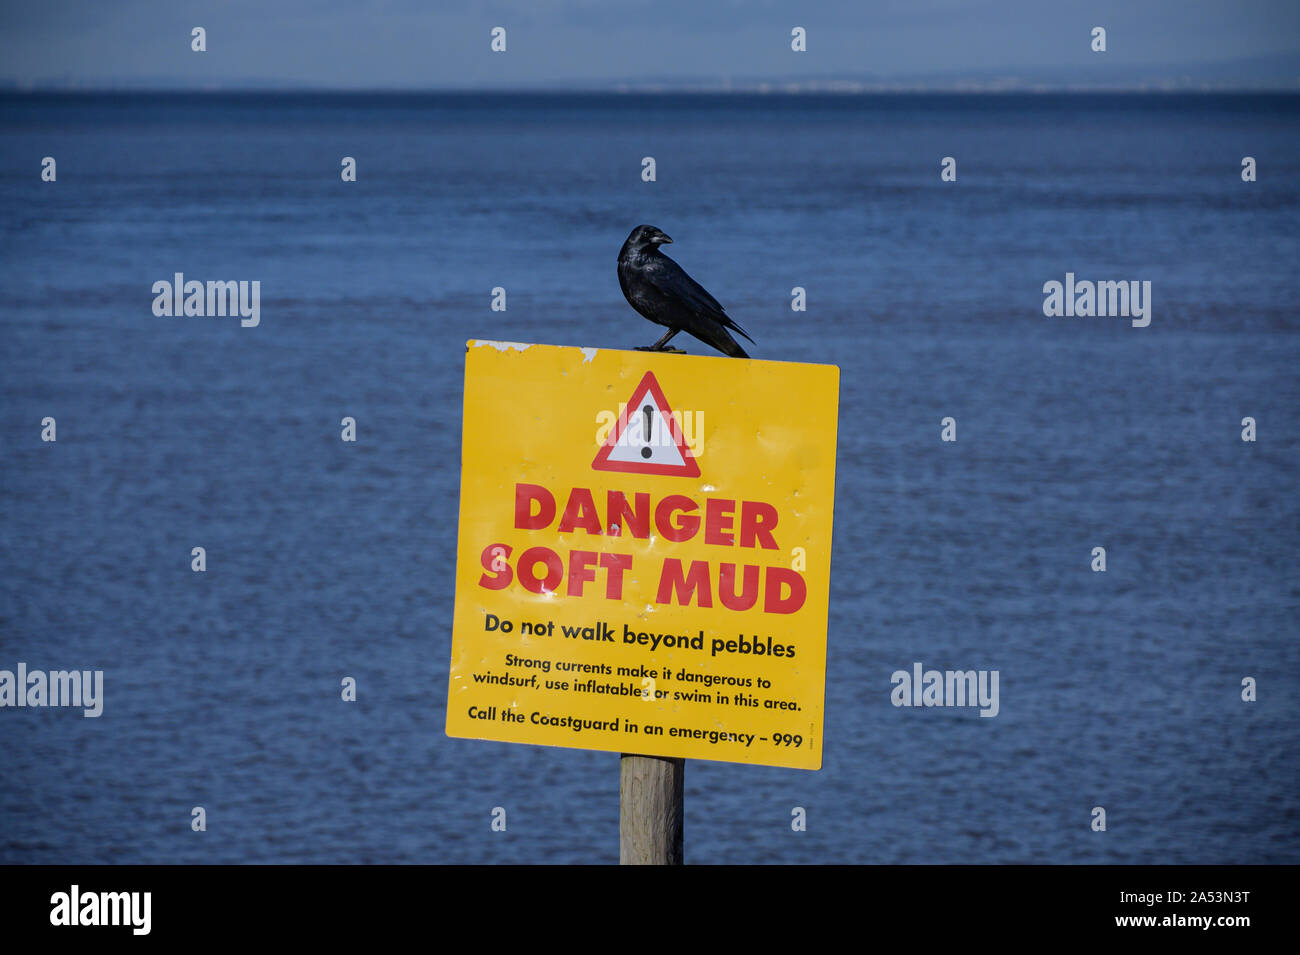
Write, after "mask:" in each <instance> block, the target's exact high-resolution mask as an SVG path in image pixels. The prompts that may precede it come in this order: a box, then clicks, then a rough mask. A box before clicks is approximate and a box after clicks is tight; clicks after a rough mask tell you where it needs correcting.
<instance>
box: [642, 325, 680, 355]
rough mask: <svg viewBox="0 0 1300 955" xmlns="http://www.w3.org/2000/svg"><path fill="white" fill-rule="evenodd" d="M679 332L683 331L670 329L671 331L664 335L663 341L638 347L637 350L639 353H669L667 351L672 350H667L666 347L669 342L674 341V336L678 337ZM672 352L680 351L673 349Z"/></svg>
mask: <svg viewBox="0 0 1300 955" xmlns="http://www.w3.org/2000/svg"><path fill="white" fill-rule="evenodd" d="M679 331H681V329H680V328H670V329H668V331H667V332H665V333H664V337H663V338H661V339H659V341H657V342H655V343H654V344H653V345H638V346H637V349H636V350H637V351H667V350H670V349H665V347H664V346H665V345H667V344H668V342H669V341H670V340H671V339H672V337H673V336H674V335H676V334H677V333H678V332H679ZM671 351H678V349H676V348H673V349H671Z"/></svg>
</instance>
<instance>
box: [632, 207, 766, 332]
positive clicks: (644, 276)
mask: <svg viewBox="0 0 1300 955" xmlns="http://www.w3.org/2000/svg"><path fill="white" fill-rule="evenodd" d="M671 241H673V240H672V239H670V238H668V236H666V235H664V234H663V232H661V231H660V230H658V229H656V228H655V227H654V226H652V225H639V226H637V227H636V228H635V229H633V230H632V234H631V235H629V236H628V237H627V241H626V242H624V243H623V248H621V249H619V252H618V284H619V285H620V286H621V287H622V289H623V297H624V298H626V299H627V301H628V304H629V305H631V306H632V307H633V308H634V309H636V310H637V311H638V312H640V313H641V314H642V315H644V316H645V317H646V318H648V319H650V321H652V322H654V323H655V324H656V325H663V326H664V327H665V328H667V329H668V332H667V333H666V334H665V335H664V337H663V338H661V339H659V341H657V342H655V343H654V344H653V345H643V346H640V347H639V348H638V349H637V350H638V351H676V350H677V349H674V348H669V347H668V340H669V339H670V338H672V337H673V336H674V335H676V334H677V333H678V332H686V333H688V334H690V335H694V336H695V337H696V338H698V339H699V340H700V341H702V342H704V343H705V344H706V345H712V346H713V347H714V348H716V349H717V350H718V351H720V352H722V353H723V354H724V355H730V356H731V357H732V358H748V357H749V356H748V355H746V354H745V349H743V348H741V347H740V346H739V345H738V344H736V340H735V339H734V338H732V337H731V334H730V332H728V331H727V329H731V330H732V331H736V332H739V333H740V334H741V335H744V336H745V337H746V338H748V339H749V341H751V342H753V340H754V339H752V338H749V333H748V332H746V331H745V330H744V329H743V328H741V327H740V326H739V325H737V324H736V323H735V322H733V321H732V320H731V318H730V317H729V316H728V315H727V313H726V312H724V311H723V310H722V306H721V305H719V304H718V300H717V299H715V298H714V297H713V296H712V295H710V294H709V293H708V292H706V291H705V290H704V288H703V287H702V286H701V285H700V284H699V283H698V282H696V281H695V280H694V279H693V278H691V277H690V276H689V275H687V274H686V272H685V270H683V269H682V267H681V266H680V265H678V264H677V263H676V262H674V261H673V260H672V259H670V258H668V256H666V255H664V254H663V253H662V252H660V251H659V246H661V245H663V244H664V243H665V242H671Z"/></svg>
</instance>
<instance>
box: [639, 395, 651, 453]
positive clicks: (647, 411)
mask: <svg viewBox="0 0 1300 955" xmlns="http://www.w3.org/2000/svg"><path fill="white" fill-rule="evenodd" d="M653 410H654V409H653V408H651V407H650V406H649V405H644V406H643V407H642V408H641V413H642V414H643V415H645V429H644V430H643V431H642V432H641V433H642V435H644V436H645V443H646V446H645V447H644V448H642V449H641V457H643V458H646V459H647V460H648V459H649V457H650V455H651V454H653V453H654V452H653V451H651V450H650V430H651V428H652V427H653V423H652V421H651V419H650V415H651V413H652V412H653Z"/></svg>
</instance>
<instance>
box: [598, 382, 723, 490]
mask: <svg viewBox="0 0 1300 955" xmlns="http://www.w3.org/2000/svg"><path fill="white" fill-rule="evenodd" d="M672 414H673V409H672V408H670V407H668V399H667V398H665V397H664V393H663V389H662V388H660V387H659V382H657V381H656V380H655V376H654V372H649V371H647V372H646V373H645V377H644V378H642V379H641V383H640V384H639V385H637V386H636V390H635V391H633V392H632V397H631V398H630V399H629V400H628V403H627V408H625V409H624V411H623V413H622V414H621V415H619V419H618V422H617V423H616V424H615V425H614V428H613V430H611V431H610V432H609V437H608V438H606V439H605V443H604V444H603V445H601V447H600V450H599V451H598V452H596V460H594V461H592V462H591V466H592V468H593V469H594V470H596V471H625V472H627V473H628V474H676V475H678V476H679V477H699V476H700V465H699V462H698V461H696V460H695V455H693V454H692V453H691V449H690V446H689V445H687V443H686V436H685V435H684V434H682V429H681V427H680V426H679V425H678V424H677V423H676V422H674V421H673V417H672Z"/></svg>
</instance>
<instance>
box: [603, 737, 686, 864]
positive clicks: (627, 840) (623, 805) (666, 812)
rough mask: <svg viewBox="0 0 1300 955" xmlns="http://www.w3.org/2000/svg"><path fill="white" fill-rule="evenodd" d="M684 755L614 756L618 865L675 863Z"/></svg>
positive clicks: (677, 859)
mask: <svg viewBox="0 0 1300 955" xmlns="http://www.w3.org/2000/svg"><path fill="white" fill-rule="evenodd" d="M685 780H686V760H684V759H670V758H668V757H665V756H633V755H629V754H628V753H624V754H623V756H622V758H621V759H620V761H619V780H618V862H619V865H681V864H682V810H683V804H684V799H683V794H684V791H685Z"/></svg>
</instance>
